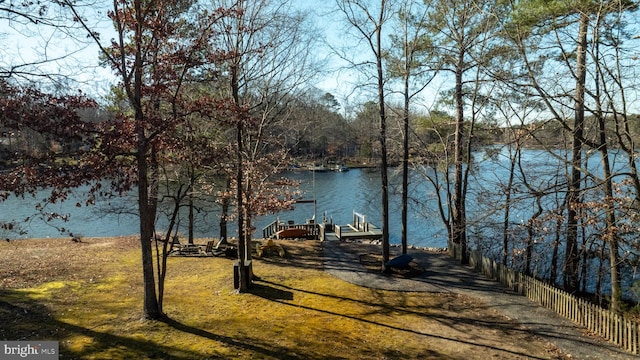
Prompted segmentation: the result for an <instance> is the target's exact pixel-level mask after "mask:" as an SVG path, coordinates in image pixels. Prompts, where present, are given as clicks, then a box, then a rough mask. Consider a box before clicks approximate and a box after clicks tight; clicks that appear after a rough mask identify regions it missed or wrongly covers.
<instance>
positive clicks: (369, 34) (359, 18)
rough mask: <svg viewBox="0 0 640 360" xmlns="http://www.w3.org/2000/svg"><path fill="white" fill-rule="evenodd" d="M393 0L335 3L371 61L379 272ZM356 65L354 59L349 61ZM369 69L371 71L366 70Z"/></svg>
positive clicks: (385, 211)
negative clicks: (386, 37)
mask: <svg viewBox="0 0 640 360" xmlns="http://www.w3.org/2000/svg"><path fill="white" fill-rule="evenodd" d="M393 5H394V4H393V2H392V1H389V0H380V1H379V2H375V1H373V2H372V1H366V0H338V1H337V6H338V8H339V10H340V12H341V14H342V15H343V16H344V18H345V20H346V22H347V23H348V24H349V26H350V27H351V28H352V29H353V30H354V31H355V32H356V34H357V35H356V37H357V38H359V39H361V41H363V42H364V43H365V44H366V45H365V46H366V48H367V49H368V50H370V51H371V54H372V55H373V60H372V61H369V60H364V61H363V62H362V64H361V65H364V66H365V67H366V68H365V69H364V72H365V73H368V74H370V76H371V79H373V81H374V82H375V89H376V92H377V103H378V116H379V121H380V125H379V137H378V141H379V143H380V171H381V176H380V177H381V189H382V199H381V200H382V201H381V209H382V210H381V212H382V271H385V270H386V263H387V262H388V261H389V250H390V249H389V180H388V164H387V162H388V159H387V114H386V105H385V100H386V99H385V83H386V76H385V71H384V64H383V61H384V55H385V48H384V47H383V42H382V39H383V27H384V26H385V24H387V22H388V21H389V20H390V18H391V16H392V15H393ZM350 61H351V63H352V64H354V65H355V64H356V63H357V62H358V61H359V59H358V60H353V59H351V60H350ZM370 67H371V68H373V69H375V70H373V71H371V72H369V71H370V70H371V69H369V68H370Z"/></svg>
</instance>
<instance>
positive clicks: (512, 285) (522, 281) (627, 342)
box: [449, 242, 640, 355]
mask: <svg viewBox="0 0 640 360" xmlns="http://www.w3.org/2000/svg"><path fill="white" fill-rule="evenodd" d="M449 250H450V253H451V254H452V256H454V257H455V258H456V259H457V260H460V254H461V251H460V245H458V244H454V243H452V242H449ZM469 265H470V266H471V267H473V268H474V269H475V270H476V271H478V272H480V273H481V274H483V275H485V276H487V277H489V278H491V279H492V280H496V281H498V282H499V283H500V284H502V285H503V286H505V287H507V288H509V289H510V290H512V291H515V292H517V293H519V294H521V295H524V296H526V297H527V298H528V299H529V300H531V301H533V302H536V303H538V304H540V305H541V306H544V307H546V308H548V309H551V310H553V311H555V312H557V313H558V314H559V315H561V316H563V317H565V318H567V319H569V320H571V321H573V322H574V323H576V324H578V325H580V326H582V327H584V328H586V329H588V330H589V331H591V332H593V333H596V334H598V335H600V336H601V337H602V338H604V339H605V340H607V341H609V342H611V343H613V344H615V345H617V346H619V347H620V348H622V349H624V350H626V351H628V352H631V353H633V354H636V355H637V354H638V353H639V351H640V324H639V323H638V322H637V321H634V320H632V319H628V318H626V317H624V316H621V315H618V314H615V313H613V312H611V311H609V310H607V309H603V308H602V307H600V306H597V305H595V304H592V303H590V302H588V301H586V300H583V299H579V298H577V297H576V296H573V295H571V294H569V293H567V292H566V291H563V290H561V289H558V288H556V287H553V286H551V285H549V284H546V283H544V282H542V281H540V280H537V279H535V278H533V277H530V276H527V275H525V274H523V273H521V272H517V271H514V270H513V269H510V268H508V267H507V266H505V265H503V264H499V263H497V262H496V261H495V260H492V259H489V258H487V257H485V256H483V255H482V254H481V253H480V252H479V251H469Z"/></svg>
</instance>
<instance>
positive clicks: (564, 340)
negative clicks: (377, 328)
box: [322, 241, 638, 360]
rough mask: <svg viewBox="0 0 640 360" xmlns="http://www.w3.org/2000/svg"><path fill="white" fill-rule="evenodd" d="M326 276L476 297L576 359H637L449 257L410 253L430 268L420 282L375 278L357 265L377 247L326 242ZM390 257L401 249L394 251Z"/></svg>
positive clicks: (396, 288) (376, 285)
mask: <svg viewBox="0 0 640 360" xmlns="http://www.w3.org/2000/svg"><path fill="white" fill-rule="evenodd" d="M322 245H323V246H322V247H323V254H324V268H325V271H327V272H328V273H330V274H332V275H333V276H335V277H337V278H339V279H342V280H344V281H347V282H350V283H352V284H356V285H360V286H365V287H370V288H376V289H383V290H392V291H420V292H454V293H459V294H463V295H467V296H470V297H474V298H477V299H479V300H481V301H483V302H484V303H486V304H488V306H490V307H491V308H494V309H495V310H497V311H499V312H501V313H502V314H503V315H505V316H507V317H508V318H510V319H513V320H515V321H517V322H518V323H520V324H522V325H524V326H526V327H527V328H528V329H529V331H531V333H532V334H535V335H537V336H539V337H540V338H542V339H545V340H546V341H548V342H550V343H553V344H555V345H556V346H557V347H558V348H560V349H561V350H562V351H563V352H564V353H566V354H569V355H570V356H571V358H573V359H585V360H588V359H613V360H618V359H620V360H622V359H638V357H636V356H634V355H631V354H629V353H627V352H625V351H623V350H621V349H619V348H617V347H615V346H613V345H611V344H609V343H607V342H605V341H603V340H600V339H597V338H594V337H588V336H585V335H583V333H584V330H583V329H582V328H580V327H579V326H577V325H575V324H574V323H572V322H571V321H569V320H567V319H564V318H562V317H560V316H559V315H557V314H556V313H555V312H554V311H552V310H549V309H546V308H543V307H541V306H538V305H537V304H535V303H533V302H531V301H529V300H528V299H527V298H526V297H524V296H520V295H517V294H514V293H512V292H510V291H507V290H506V289H505V288H504V287H502V286H501V285H499V284H498V283H497V282H494V281H491V280H489V279H487V278H485V277H483V276H482V275H479V274H477V273H475V272H473V271H472V270H471V269H470V268H467V267H464V266H461V265H459V264H458V263H457V262H456V261H455V260H453V259H452V258H450V257H449V256H448V255H446V254H438V253H433V252H427V251H423V250H411V251H409V253H410V254H411V255H412V256H413V257H414V258H415V259H416V260H417V261H418V262H419V263H420V264H421V265H422V266H424V268H425V269H426V272H425V273H424V274H422V275H421V276H419V277H416V278H412V279H400V278H393V277H387V276H383V275H380V274H376V273H373V272H370V271H367V269H365V268H364V266H362V265H361V264H360V262H359V256H360V255H361V254H368V253H379V252H380V247H379V246H378V245H368V244H358V243H345V242H340V241H325V242H323V244H322ZM391 251H392V256H395V255H397V254H398V251H399V249H398V248H392V250H391Z"/></svg>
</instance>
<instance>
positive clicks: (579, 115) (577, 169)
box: [563, 14, 589, 293]
mask: <svg viewBox="0 0 640 360" xmlns="http://www.w3.org/2000/svg"><path fill="white" fill-rule="evenodd" d="M588 27H589V17H588V15H586V14H582V15H581V17H580V29H579V32H578V49H577V58H576V93H575V121H574V128H573V146H572V149H573V150H572V159H571V178H570V179H569V191H568V193H567V207H568V211H567V236H566V238H567V240H566V245H565V266H564V276H563V279H564V280H563V285H564V288H565V290H566V291H567V292H569V293H575V292H576V291H578V287H579V278H578V277H579V276H578V271H579V268H578V267H579V263H580V256H579V254H578V223H579V219H578V206H579V204H580V202H581V199H580V193H581V182H582V172H581V168H582V138H583V135H584V113H585V103H584V95H585V82H586V73H587V72H586V50H587V30H588Z"/></svg>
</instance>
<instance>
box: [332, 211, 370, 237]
mask: <svg viewBox="0 0 640 360" xmlns="http://www.w3.org/2000/svg"><path fill="white" fill-rule="evenodd" d="M333 228H334V233H335V236H336V237H337V238H338V239H339V240H353V239H381V238H382V229H380V228H379V227H377V226H375V225H373V224H372V223H370V222H368V221H367V217H366V216H365V215H362V214H359V213H357V212H355V211H354V212H353V222H352V223H351V224H347V225H334V227H333Z"/></svg>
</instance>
